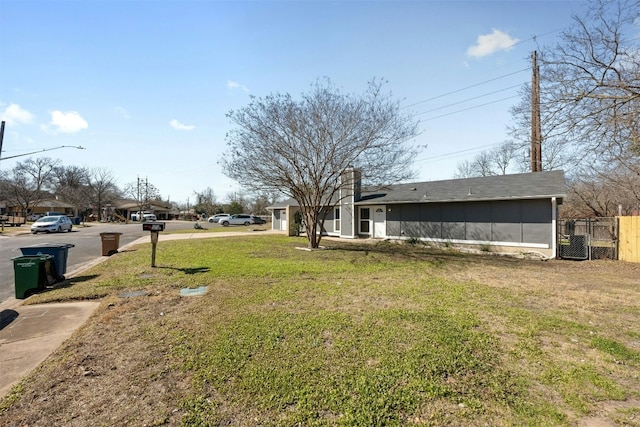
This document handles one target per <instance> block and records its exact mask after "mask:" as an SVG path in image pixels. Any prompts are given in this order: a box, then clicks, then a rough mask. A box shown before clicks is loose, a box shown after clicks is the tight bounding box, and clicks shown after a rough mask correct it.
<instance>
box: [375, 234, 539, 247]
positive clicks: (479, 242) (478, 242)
mask: <svg viewBox="0 0 640 427" xmlns="http://www.w3.org/2000/svg"><path fill="white" fill-rule="evenodd" d="M387 238H388V239H400V240H409V239H414V238H415V237H407V236H387ZM416 239H418V240H420V241H423V242H434V243H455V244H462V245H489V246H512V247H516V248H536V249H549V246H550V245H549V244H548V243H520V242H489V241H486V240H460V239H436V238H431V237H417V238H416Z"/></svg>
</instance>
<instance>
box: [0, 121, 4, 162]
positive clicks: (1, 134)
mask: <svg viewBox="0 0 640 427" xmlns="http://www.w3.org/2000/svg"><path fill="white" fill-rule="evenodd" d="M3 139H4V120H3V121H2V123H0V157H2V140H3Z"/></svg>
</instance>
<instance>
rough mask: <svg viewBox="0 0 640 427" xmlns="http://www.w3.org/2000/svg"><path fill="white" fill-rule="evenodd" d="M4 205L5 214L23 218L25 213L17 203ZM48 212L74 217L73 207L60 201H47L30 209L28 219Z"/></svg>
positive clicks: (42, 201) (5, 203) (6, 202)
mask: <svg viewBox="0 0 640 427" xmlns="http://www.w3.org/2000/svg"><path fill="white" fill-rule="evenodd" d="M3 203H4V206H5V208H4V213H6V214H7V215H18V216H22V215H24V214H25V213H24V212H22V207H20V205H18V204H17V203H15V202H13V203H11V202H8V201H5V202H3ZM46 212H62V213H64V214H65V215H73V205H71V204H69V203H66V202H63V201H62V200H58V199H45V200H41V201H40V203H38V204H37V205H35V206H30V207H29V212H27V217H28V219H31V218H33V217H38V216H42V215H44V214H45V213H46Z"/></svg>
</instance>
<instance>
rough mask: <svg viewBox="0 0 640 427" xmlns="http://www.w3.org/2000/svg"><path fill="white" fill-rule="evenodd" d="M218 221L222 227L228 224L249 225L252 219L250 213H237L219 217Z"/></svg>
mask: <svg viewBox="0 0 640 427" xmlns="http://www.w3.org/2000/svg"><path fill="white" fill-rule="evenodd" d="M218 223H219V224H221V225H222V226H223V227H227V226H229V225H251V224H253V223H254V221H253V217H252V216H251V215H245V214H238V215H231V216H229V217H223V218H220V219H219V220H218Z"/></svg>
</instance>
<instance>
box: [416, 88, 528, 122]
mask: <svg viewBox="0 0 640 427" xmlns="http://www.w3.org/2000/svg"><path fill="white" fill-rule="evenodd" d="M523 84H524V83H521V84H517V85H513V86H509V87H506V88H504V89H498V90H494V91H493V92H489V93H485V94H483V95H478V96H474V97H472V98H467V99H463V100H462V101H458V102H454V103H451V104H447V105H443V106H441V107H437V108H432V109H431V110H427V111H422V112H420V113H416V114H415V115H416V116H417V115H420V114H426V113H431V112H433V111H437V110H442V109H443V108H448V107H452V106H454V105H459V104H464V103H465V102H468V101H473V100H474V99H479V98H484V97H485V96H489V95H493V94H496V93H499V92H504V91H507V90H510V89H513V88H516V87H522V85H523Z"/></svg>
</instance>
